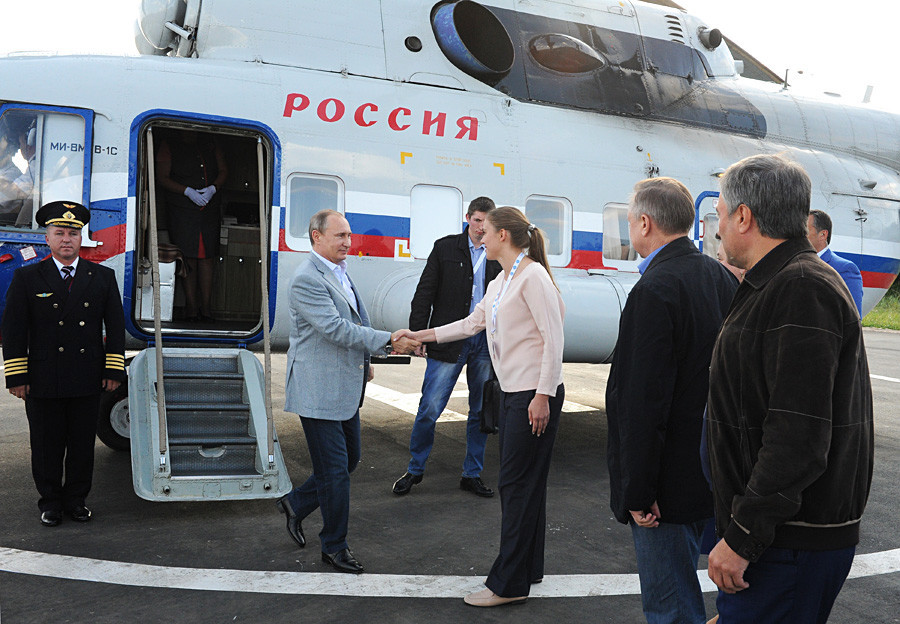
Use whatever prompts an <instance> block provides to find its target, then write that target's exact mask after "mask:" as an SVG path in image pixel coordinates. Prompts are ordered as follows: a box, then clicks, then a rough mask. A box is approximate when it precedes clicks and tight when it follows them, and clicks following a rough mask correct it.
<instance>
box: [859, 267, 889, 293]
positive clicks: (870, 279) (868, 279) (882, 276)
mask: <svg viewBox="0 0 900 624" xmlns="http://www.w3.org/2000/svg"><path fill="white" fill-rule="evenodd" d="M896 277H897V276H896V275H894V274H893V273H876V272H874V271H862V280H863V286H865V287H866V288H884V289H888V288H890V287H891V284H893V283H894V278H896Z"/></svg>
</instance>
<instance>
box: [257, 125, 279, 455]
mask: <svg viewBox="0 0 900 624" xmlns="http://www.w3.org/2000/svg"><path fill="white" fill-rule="evenodd" d="M264 156H265V154H264V153H263V142H262V138H261V137H257V139H256V160H257V165H258V167H257V168H258V170H259V184H257V186H258V187H259V250H260V252H259V259H260V271H261V278H260V280H259V283H260V287H261V290H262V306H261V307H262V326H263V352H264V354H265V355H264V359H265V363H264V366H263V373H264V375H265V383H266V444H267V446H266V455H267V457H268V460H269V468H270V469H271V468H273V467H274V466H275V424H274V422H273V420H272V346H271V343H270V339H269V282H268V275H269V269H268V266H269V255H268V250H269V245H268V235H269V227H268V223H269V222H268V219H267V216H268V215H267V213H268V210H267V209H266V197H267V196H268V189H267V188H266V175H265V161H264Z"/></svg>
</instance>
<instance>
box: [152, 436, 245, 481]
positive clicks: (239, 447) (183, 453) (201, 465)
mask: <svg viewBox="0 0 900 624" xmlns="http://www.w3.org/2000/svg"><path fill="white" fill-rule="evenodd" d="M169 456H170V457H171V458H172V477H211V476H222V477H228V476H251V475H258V474H259V472H258V471H257V469H256V440H255V439H254V440H252V441H251V443H250V444H222V445H220V446H215V447H209V446H206V445H205V443H204V444H200V443H198V444H192V445H182V444H178V445H175V444H173V445H172V447H171V450H170V451H169Z"/></svg>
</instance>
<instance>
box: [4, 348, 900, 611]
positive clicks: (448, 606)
mask: <svg viewBox="0 0 900 624" xmlns="http://www.w3.org/2000/svg"><path fill="white" fill-rule="evenodd" d="M865 339H866V345H867V349H868V355H869V366H870V371H871V373H872V378H873V380H872V387H873V392H874V398H875V431H876V457H875V475H874V480H873V484H872V491H871V495H870V498H869V503H868V507H867V509H866V513H865V516H864V517H863V523H862V539H861V542H860V545H859V547H858V549H857V557H856V561H855V562H854V568H853V570H852V572H851V577H850V578H849V579H848V580H847V582H846V584H845V585H844V589H843V591H842V592H841V594H840V596H839V597H838V600H837V603H836V604H835V607H834V610H833V611H832V616H831V620H830V621H831V622H836V623H840V624H845V623H846V624H855V623H863V622H865V623H870V622H900V534H898V531H897V530H896V511H895V509H894V503H895V501H896V500H897V495H898V485H897V484H898V483H900V462H898V458H900V408H898V405H900V333H897V332H886V331H879V330H866V332H865ZM272 360H273V384H272V385H273V404H274V405H275V406H276V407H275V424H276V429H277V431H278V435H279V439H280V441H281V445H282V450H283V453H284V456H285V458H286V460H287V466H288V470H289V472H290V474H291V476H292V478H293V480H294V481H295V482H300V481H302V480H303V479H305V478H306V476H307V475H308V473H309V471H310V463H309V457H308V453H307V450H306V444H305V441H304V439H303V433H302V430H301V427H300V423H299V421H298V419H297V417H296V416H295V415H292V414H287V413H285V412H283V411H281V410H280V406H281V405H282V404H283V398H284V392H283V383H284V363H285V358H284V355H283V354H275V355H273V358H272ZM423 371H424V362H423V361H422V360H417V359H414V360H413V362H412V363H411V364H409V365H401V366H379V367H376V378H375V380H374V382H373V384H372V385H370V388H369V390H368V391H367V395H368V398H367V400H366V404H365V406H364V407H363V409H362V412H361V418H362V439H363V453H362V462H361V464H360V465H359V467H358V468H357V470H356V471H355V472H354V474H353V476H352V479H351V483H352V485H351V487H352V493H351V517H350V534H349V538H348V539H349V542H350V546H351V548H352V550H353V552H354V554H355V555H356V556H357V557H358V559H359V560H360V561H361V562H362V563H363V565H364V566H365V568H366V572H365V573H364V574H362V575H359V576H353V575H346V574H339V573H337V572H334V571H332V570H331V569H330V567H328V566H327V565H325V564H323V563H322V562H321V561H320V557H319V548H318V539H317V535H316V534H317V533H318V531H319V529H320V528H321V517H320V516H318V515H317V514H314V515H313V516H310V517H309V518H307V519H306V521H305V522H304V524H303V527H304V530H305V532H306V536H307V539H308V540H309V544H308V546H307V547H306V548H305V549H298V548H297V547H296V545H295V544H294V543H293V542H292V541H291V540H290V538H289V537H288V535H287V533H286V531H285V527H284V517H283V516H281V515H279V514H278V513H277V511H276V509H275V505H274V504H273V501H272V500H251V501H231V502H221V501H211V502H190V503H179V502H172V503H154V502H147V501H144V500H142V499H140V498H138V496H137V495H135V493H134V490H133V488H132V482H131V464H130V458H129V455H128V453H122V452H116V451H112V450H110V449H108V448H106V447H105V446H103V445H102V444H101V443H100V442H99V441H98V442H97V449H96V460H95V469H94V487H93V490H92V492H91V495H90V497H89V498H88V506H89V507H90V508H91V509H92V510H93V512H94V518H93V520H92V521H91V522H89V523H86V524H77V523H75V522H71V521H69V522H64V523H63V524H62V525H61V526H59V527H56V528H46V527H43V526H41V524H40V521H39V513H38V509H37V505H36V501H37V494H36V491H35V489H34V485H33V482H32V479H31V474H30V464H29V456H30V455H29V445H28V426H27V421H26V419H25V414H24V407H23V404H22V403H21V402H20V401H18V400H17V399H15V398H14V397H12V396H11V395H9V394H7V393H3V394H2V396H0V487H2V491H3V493H4V497H3V505H2V506H0V526H2V527H3V530H2V533H0V622H2V623H3V624H18V623H44V622H50V621H53V622H77V623H81V622H91V623H105V622H116V623H119V622H122V621H129V622H138V623H143V622H160V621H169V622H173V621H187V622H190V623H191V624H200V623H206V622H254V623H255V622H271V623H281V622H301V623H304V624H306V623H311V624H316V623H319V622H333V621H338V622H365V623H369V622H372V623H390V624H402V623H419V622H428V623H429V624H443V623H457V622H515V623H516V624H521V623H523V622H526V623H527V622H576V623H580V622H601V623H603V622H617V623H619V622H642V621H644V619H643V614H642V612H641V603H640V595H639V587H638V581H637V575H636V572H637V569H636V565H635V561H634V552H633V547H632V543H631V535H630V531H629V530H628V528H627V527H625V526H624V525H621V524H619V523H617V522H616V521H615V520H614V519H613V518H612V514H611V512H610V510H609V483H608V478H607V471H606V415H605V412H604V402H603V397H604V392H605V386H606V377H607V374H608V371H609V367H608V366H606V365H587V364H566V365H565V370H564V377H565V384H566V398H567V400H568V401H569V403H568V404H567V406H566V408H565V409H564V416H563V420H562V422H561V426H560V430H559V436H558V438H557V440H556V445H555V447H554V458H553V464H552V468H551V471H550V480H549V486H548V503H547V545H546V569H545V573H546V576H545V579H544V582H543V583H541V584H540V585H535V586H534V587H533V591H532V594H531V597H530V598H529V599H528V601H527V602H526V603H524V604H521V605H514V606H506V607H499V608H494V609H476V608H474V607H469V606H467V605H465V604H464V603H463V601H462V596H463V595H465V594H466V593H468V592H470V591H475V590H478V589H480V588H482V582H483V580H484V577H485V575H486V574H487V572H488V570H489V569H490V566H491V563H492V562H493V560H494V557H495V556H496V553H497V549H498V539H499V525H500V501H499V498H498V497H496V496H495V497H494V498H490V499H482V498H478V497H476V496H474V495H473V494H471V493H468V492H464V491H461V490H460V489H459V476H460V472H461V466H462V460H463V457H464V454H465V423H464V417H463V416H462V415H463V414H465V413H466V411H467V402H466V398H465V397H466V393H465V385H464V382H463V383H460V384H458V385H457V389H456V390H457V391H456V392H455V393H454V398H452V399H451V401H450V405H449V406H448V409H449V410H450V411H451V412H452V413H448V414H446V415H445V416H443V417H442V418H441V420H440V421H439V422H438V425H437V434H436V439H435V445H434V450H433V452H432V454H431V457H430V459H429V460H428V465H427V471H426V474H425V479H424V481H423V482H422V483H421V484H419V485H416V486H414V487H413V490H412V492H411V493H410V494H408V495H407V496H403V497H399V496H396V495H394V494H393V493H392V492H391V485H392V484H393V482H394V481H395V480H396V479H397V478H398V477H400V476H401V475H402V474H403V473H404V471H405V469H406V464H407V462H408V460H409V455H408V444H409V434H410V430H411V426H412V422H413V418H414V413H415V408H416V404H417V401H418V392H419V388H420V384H421V380H422V373H423ZM462 379H463V380H464V376H463V377H462ZM497 465H498V457H497V443H496V437H495V436H493V437H491V438H490V439H489V441H488V449H487V456H486V459H485V470H484V472H483V474H482V478H483V479H484V481H485V482H486V483H487V484H488V485H489V486H492V487H496V482H497ZM700 567H701V568H705V567H706V561H705V557H701V561H700ZM698 576H700V578H701V580H703V581H704V589H706V590H708V591H707V592H706V593H705V596H706V606H707V613H708V616H709V617H712V615H714V614H715V591H714V586H712V584H711V583H709V581H708V579H706V573H705V570H701V571H700V572H699V573H698Z"/></svg>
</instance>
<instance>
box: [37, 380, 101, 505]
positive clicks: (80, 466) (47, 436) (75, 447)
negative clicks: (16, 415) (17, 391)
mask: <svg viewBox="0 0 900 624" xmlns="http://www.w3.org/2000/svg"><path fill="white" fill-rule="evenodd" d="M99 409H100V395H99V394H94V395H91V396H86V397H75V398H61V399H45V398H36V397H32V396H26V397H25V414H26V416H27V417H28V431H29V435H30V438H31V474H32V476H33V477H34V484H35V485H36V486H37V491H38V493H39V494H40V495H41V498H40V500H38V507H39V508H40V510H41V511H63V510H70V509H74V508H75V507H78V506H80V505H84V499H85V498H87V495H88V492H90V491H91V479H92V477H93V474H94V440H95V437H96V435H97V413H98V411H99ZM64 471H65V472H64ZM64 475H65V482H63V476H64Z"/></svg>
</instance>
